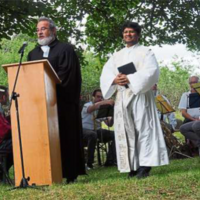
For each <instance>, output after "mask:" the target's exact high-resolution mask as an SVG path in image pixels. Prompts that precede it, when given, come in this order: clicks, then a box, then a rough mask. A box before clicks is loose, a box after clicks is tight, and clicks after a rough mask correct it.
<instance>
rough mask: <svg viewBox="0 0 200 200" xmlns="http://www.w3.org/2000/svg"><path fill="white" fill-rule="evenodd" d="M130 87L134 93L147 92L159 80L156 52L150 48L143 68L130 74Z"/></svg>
mask: <svg viewBox="0 0 200 200" xmlns="http://www.w3.org/2000/svg"><path fill="white" fill-rule="evenodd" d="M127 77H128V79H129V82H130V84H129V87H130V89H131V90H132V91H133V93H134V94H139V93H145V92H147V91H149V90H150V89H151V87H152V86H153V85H154V84H155V83H157V82H158V77H159V67H158V63H157V61H156V58H155V56H154V54H153V53H152V52H151V50H149V51H148V52H147V54H146V55H145V59H144V61H143V68H142V69H141V70H138V71H137V72H136V73H134V74H129V75H128V76H127Z"/></svg>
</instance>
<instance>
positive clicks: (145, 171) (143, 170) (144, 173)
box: [136, 167, 151, 179]
mask: <svg viewBox="0 0 200 200" xmlns="http://www.w3.org/2000/svg"><path fill="white" fill-rule="evenodd" d="M150 171H151V167H140V168H139V169H138V172H137V175H136V177H137V178H138V179H142V178H146V177H148V176H149V172H150Z"/></svg>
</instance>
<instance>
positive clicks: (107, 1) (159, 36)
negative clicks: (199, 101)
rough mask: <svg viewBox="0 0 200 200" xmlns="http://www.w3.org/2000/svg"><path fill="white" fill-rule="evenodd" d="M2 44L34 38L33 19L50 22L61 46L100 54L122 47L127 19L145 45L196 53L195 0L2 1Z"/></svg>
mask: <svg viewBox="0 0 200 200" xmlns="http://www.w3.org/2000/svg"><path fill="white" fill-rule="evenodd" d="M0 9H1V16H0V39H1V38H8V37H10V36H12V35H13V34H18V33H20V32H22V33H26V34H29V35H30V36H33V34H34V29H35V23H36V18H37V17H39V16H42V15H45V16H47V17H51V18H52V19H53V20H54V21H55V22H56V24H57V25H58V27H59V31H58V36H59V38H60V39H61V40H64V41H70V40H72V41H74V40H75V41H76V46H77V47H78V48H79V51H80V52H81V50H82V49H81V46H80V45H79V44H83V43H85V44H87V45H88V47H92V50H93V51H94V52H96V53H97V54H100V55H107V54H108V53H110V52H113V51H114V50H115V49H117V48H120V47H121V44H122V41H121V38H120V35H121V32H120V26H121V25H122V23H123V22H124V21H125V20H131V21H137V22H139V24H141V25H142V26H143V32H142V38H141V42H142V43H143V44H145V45H156V44H158V45H162V44H174V43H183V44H186V45H187V46H188V47H189V48H190V49H193V50H200V32H199V30H200V1H199V0H134V1H133V0H90V1H89V0H50V1H49V0H40V1H39V0H35V1H33V0H12V1H8V0H0Z"/></svg>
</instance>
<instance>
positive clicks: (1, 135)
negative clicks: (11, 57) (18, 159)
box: [0, 86, 13, 182]
mask: <svg viewBox="0 0 200 200" xmlns="http://www.w3.org/2000/svg"><path fill="white" fill-rule="evenodd" d="M7 97H8V93H7V88H6V87H4V86H0V110H1V112H0V150H6V151H8V152H10V153H9V154H8V157H7V163H6V167H7V169H6V170H7V171H8V170H9V169H10V167H11V166H12V165H13V155H12V140H11V126H10V122H9V120H8V119H7V118H6V117H5V114H4V111H3V108H2V105H5V104H6V103H7V99H8V98H7ZM2 179H3V173H2V171H0V182H1V181H2Z"/></svg>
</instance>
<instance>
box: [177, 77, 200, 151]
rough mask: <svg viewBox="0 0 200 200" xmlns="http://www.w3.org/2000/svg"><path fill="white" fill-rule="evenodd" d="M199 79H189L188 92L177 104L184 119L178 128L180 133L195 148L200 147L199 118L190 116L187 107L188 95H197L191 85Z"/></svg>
mask: <svg viewBox="0 0 200 200" xmlns="http://www.w3.org/2000/svg"><path fill="white" fill-rule="evenodd" d="M198 82H199V78H198V77H197V76H191V77H190V78H189V85H190V91H188V92H185V93H183V94H182V96H181V100H180V103H179V106H178V108H179V109H180V111H181V113H182V116H183V117H184V118H185V120H184V124H183V125H182V126H181V127H180V132H181V133H182V134H183V135H184V136H185V137H186V138H187V139H189V140H190V141H192V144H193V145H194V146H196V147H198V148H199V147H200V140H199V137H198V127H199V123H198V122H199V120H200V119H199V117H200V116H199V117H196V116H193V115H192V114H189V113H188V112H187V110H188V109H189V108H190V107H189V94H191V93H197V92H196V90H195V89H194V88H192V86H191V85H192V84H194V83H198Z"/></svg>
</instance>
